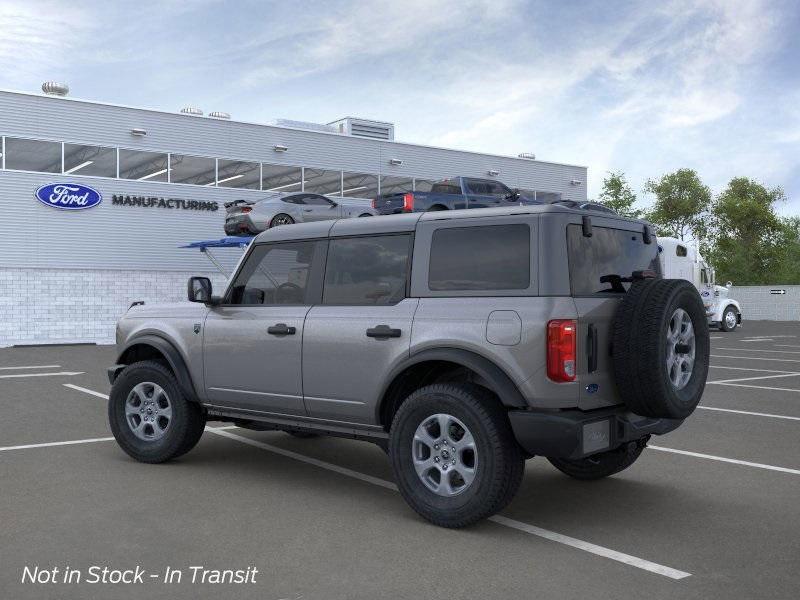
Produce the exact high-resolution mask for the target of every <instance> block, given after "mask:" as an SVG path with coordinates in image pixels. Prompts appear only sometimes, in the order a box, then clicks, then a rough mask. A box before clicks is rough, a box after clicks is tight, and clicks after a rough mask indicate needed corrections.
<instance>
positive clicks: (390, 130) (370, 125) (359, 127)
mask: <svg viewBox="0 0 800 600" xmlns="http://www.w3.org/2000/svg"><path fill="white" fill-rule="evenodd" d="M328 125H333V126H334V127H336V129H337V131H338V132H339V133H343V134H345V135H352V136H355V137H363V138H370V139H372V140H387V141H390V142H392V141H394V124H393V123H387V122H385V121H370V120H368V119H359V118H356V117H345V118H344V119H339V120H338V121H333V122H332V123H328Z"/></svg>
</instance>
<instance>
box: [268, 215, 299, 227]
mask: <svg viewBox="0 0 800 600" xmlns="http://www.w3.org/2000/svg"><path fill="white" fill-rule="evenodd" d="M293 223H294V219H293V218H292V217H290V216H289V215H287V214H285V213H279V214H277V215H275V216H274V217H272V221H270V222H269V226H270V227H277V226H278V225H292V224H293Z"/></svg>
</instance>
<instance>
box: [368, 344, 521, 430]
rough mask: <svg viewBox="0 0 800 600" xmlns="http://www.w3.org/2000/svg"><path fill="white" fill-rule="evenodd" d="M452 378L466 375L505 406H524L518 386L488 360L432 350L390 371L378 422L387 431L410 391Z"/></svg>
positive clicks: (471, 354)
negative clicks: (495, 396) (494, 395)
mask: <svg viewBox="0 0 800 600" xmlns="http://www.w3.org/2000/svg"><path fill="white" fill-rule="evenodd" d="M451 376H457V377H459V378H463V377H464V376H467V380H468V381H472V382H473V383H476V384H478V385H481V386H483V387H485V388H486V389H488V390H489V391H491V392H493V393H494V394H496V395H497V397H498V398H499V399H500V402H501V403H502V404H503V405H504V406H506V407H514V408H524V407H526V406H527V402H526V401H525V398H524V397H523V396H522V394H521V393H520V391H519V389H518V388H517V385H516V384H515V383H514V382H513V381H512V379H511V378H510V377H509V376H508V375H507V374H506V372H505V371H504V370H503V369H501V368H500V367H498V366H497V365H496V364H495V363H494V362H492V361H491V360H490V359H488V358H486V357H484V356H481V355H480V354H477V353H475V352H472V351H470V350H464V349H462V348H431V349H428V350H423V351H422V352H419V353H416V354H413V355H411V356H410V357H409V358H408V359H406V360H404V361H403V362H401V363H400V364H399V365H397V366H396V367H395V368H394V369H393V370H392V372H391V373H390V375H389V377H387V383H386V384H385V385H384V387H383V389H382V390H381V394H380V396H379V400H378V403H377V406H376V411H377V414H376V419H377V422H378V423H380V424H381V425H382V426H383V427H384V428H385V429H386V430H388V429H389V427H390V426H391V422H392V418H393V416H394V414H395V413H396V412H397V409H398V408H399V407H400V405H401V404H402V403H403V401H404V400H405V399H406V398H407V397H408V395H409V394H410V393H411V392H412V391H413V390H415V389H417V388H419V387H422V386H424V385H428V384H430V383H434V382H436V381H443V380H447V379H446V378H447V377H451Z"/></svg>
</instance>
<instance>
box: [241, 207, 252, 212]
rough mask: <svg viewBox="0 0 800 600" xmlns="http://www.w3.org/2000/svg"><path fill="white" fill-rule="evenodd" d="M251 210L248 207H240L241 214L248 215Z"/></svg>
mask: <svg viewBox="0 0 800 600" xmlns="http://www.w3.org/2000/svg"><path fill="white" fill-rule="evenodd" d="M251 210H253V209H252V208H250V207H249V206H243V207H242V212H243V213H249V212H250V211H251Z"/></svg>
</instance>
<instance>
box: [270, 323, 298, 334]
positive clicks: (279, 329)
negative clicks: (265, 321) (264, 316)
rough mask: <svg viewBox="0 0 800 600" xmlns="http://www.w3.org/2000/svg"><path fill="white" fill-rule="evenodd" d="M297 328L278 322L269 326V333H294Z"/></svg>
mask: <svg viewBox="0 0 800 600" xmlns="http://www.w3.org/2000/svg"><path fill="white" fill-rule="evenodd" d="M296 331H297V329H295V328H294V327H289V326H288V325H287V324H286V323H278V324H277V325H272V326H270V327H267V333H268V334H270V335H294V334H295V332H296Z"/></svg>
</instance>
